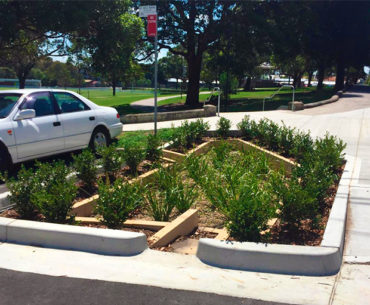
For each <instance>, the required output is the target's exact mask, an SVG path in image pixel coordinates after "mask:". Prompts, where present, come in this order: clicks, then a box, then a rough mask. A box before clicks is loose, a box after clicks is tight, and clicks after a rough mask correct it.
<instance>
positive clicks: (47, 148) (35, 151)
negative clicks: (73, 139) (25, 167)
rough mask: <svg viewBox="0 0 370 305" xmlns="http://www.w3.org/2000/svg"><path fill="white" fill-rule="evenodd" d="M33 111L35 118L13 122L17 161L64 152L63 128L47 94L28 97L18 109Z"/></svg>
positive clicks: (54, 106) (52, 101)
mask: <svg viewBox="0 0 370 305" xmlns="http://www.w3.org/2000/svg"><path fill="white" fill-rule="evenodd" d="M19 108H20V110H22V109H34V110H35V112H36V117H34V118H32V119H24V120H20V121H13V128H14V134H15V141H16V145H17V157H18V160H22V159H31V158H36V157H39V156H46V155H51V154H54V153H57V152H58V151H62V150H64V138H63V128H62V126H61V122H60V121H59V120H58V117H57V115H56V104H55V102H54V100H53V98H52V96H51V95H50V93H49V92H37V93H32V94H30V95H28V96H27V97H26V98H25V100H24V101H23V102H22V104H21V106H20V107H19Z"/></svg>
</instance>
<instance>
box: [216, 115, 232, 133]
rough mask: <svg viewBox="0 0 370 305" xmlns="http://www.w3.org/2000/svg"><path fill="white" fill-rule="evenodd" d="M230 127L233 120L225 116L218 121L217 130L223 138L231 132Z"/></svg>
mask: <svg viewBox="0 0 370 305" xmlns="http://www.w3.org/2000/svg"><path fill="white" fill-rule="evenodd" d="M230 128H231V121H230V120H228V119H226V118H224V117H221V118H220V119H219V120H218V122H217V130H216V132H217V134H218V135H219V136H220V137H221V138H226V137H227V136H228V134H229V131H230Z"/></svg>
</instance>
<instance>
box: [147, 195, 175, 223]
mask: <svg viewBox="0 0 370 305" xmlns="http://www.w3.org/2000/svg"><path fill="white" fill-rule="evenodd" d="M167 195H168V193H167ZM165 199H166V197H165V198H163V195H162V194H161V193H160V192H159V191H148V192H147V194H146V200H147V203H148V210H149V213H150V215H151V216H152V217H153V218H154V220H156V221H168V219H169V217H170V215H171V213H172V210H173V209H174V207H175V203H174V202H173V201H169V200H165Z"/></svg>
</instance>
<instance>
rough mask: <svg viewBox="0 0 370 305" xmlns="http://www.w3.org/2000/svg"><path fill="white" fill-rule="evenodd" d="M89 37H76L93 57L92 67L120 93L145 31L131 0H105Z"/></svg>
mask: <svg viewBox="0 0 370 305" xmlns="http://www.w3.org/2000/svg"><path fill="white" fill-rule="evenodd" d="M100 5H101V9H99V10H97V12H96V15H95V19H94V22H92V23H91V24H90V27H89V29H88V34H87V35H86V36H85V37H82V38H78V39H76V40H74V43H75V44H79V45H80V47H82V48H85V49H86V51H87V53H88V54H89V55H90V56H91V62H92V68H93V69H94V70H95V71H96V72H98V73H99V74H100V75H101V76H102V77H103V78H105V79H106V80H109V82H110V83H111V85H112V87H113V95H115V94H116V87H117V84H118V82H119V81H120V80H121V79H122V77H123V75H124V73H125V72H126V70H127V69H130V61H131V60H132V57H133V51H134V50H135V47H136V44H137V43H138V39H139V38H140V37H141V34H142V21H141V19H140V18H138V17H137V16H135V15H133V14H130V13H129V12H128V10H129V5H130V2H129V1H109V2H101V3H100Z"/></svg>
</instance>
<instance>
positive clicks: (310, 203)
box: [272, 174, 319, 227]
mask: <svg viewBox="0 0 370 305" xmlns="http://www.w3.org/2000/svg"><path fill="white" fill-rule="evenodd" d="M272 181H273V189H274V191H275V193H276V195H277V197H278V199H279V201H280V202H281V205H280V214H279V217H280V218H281V219H282V221H284V222H286V223H288V224H289V225H290V226H291V227H293V226H294V225H297V224H298V225H299V223H300V221H301V220H304V219H313V218H315V216H316V215H317V212H318V207H319V205H318V200H317V198H315V196H314V194H312V193H311V192H310V191H308V190H307V189H305V188H303V187H302V185H301V184H300V183H299V181H298V180H297V179H294V178H291V179H288V178H286V177H284V176H283V175H280V174H279V175H275V176H272Z"/></svg>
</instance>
